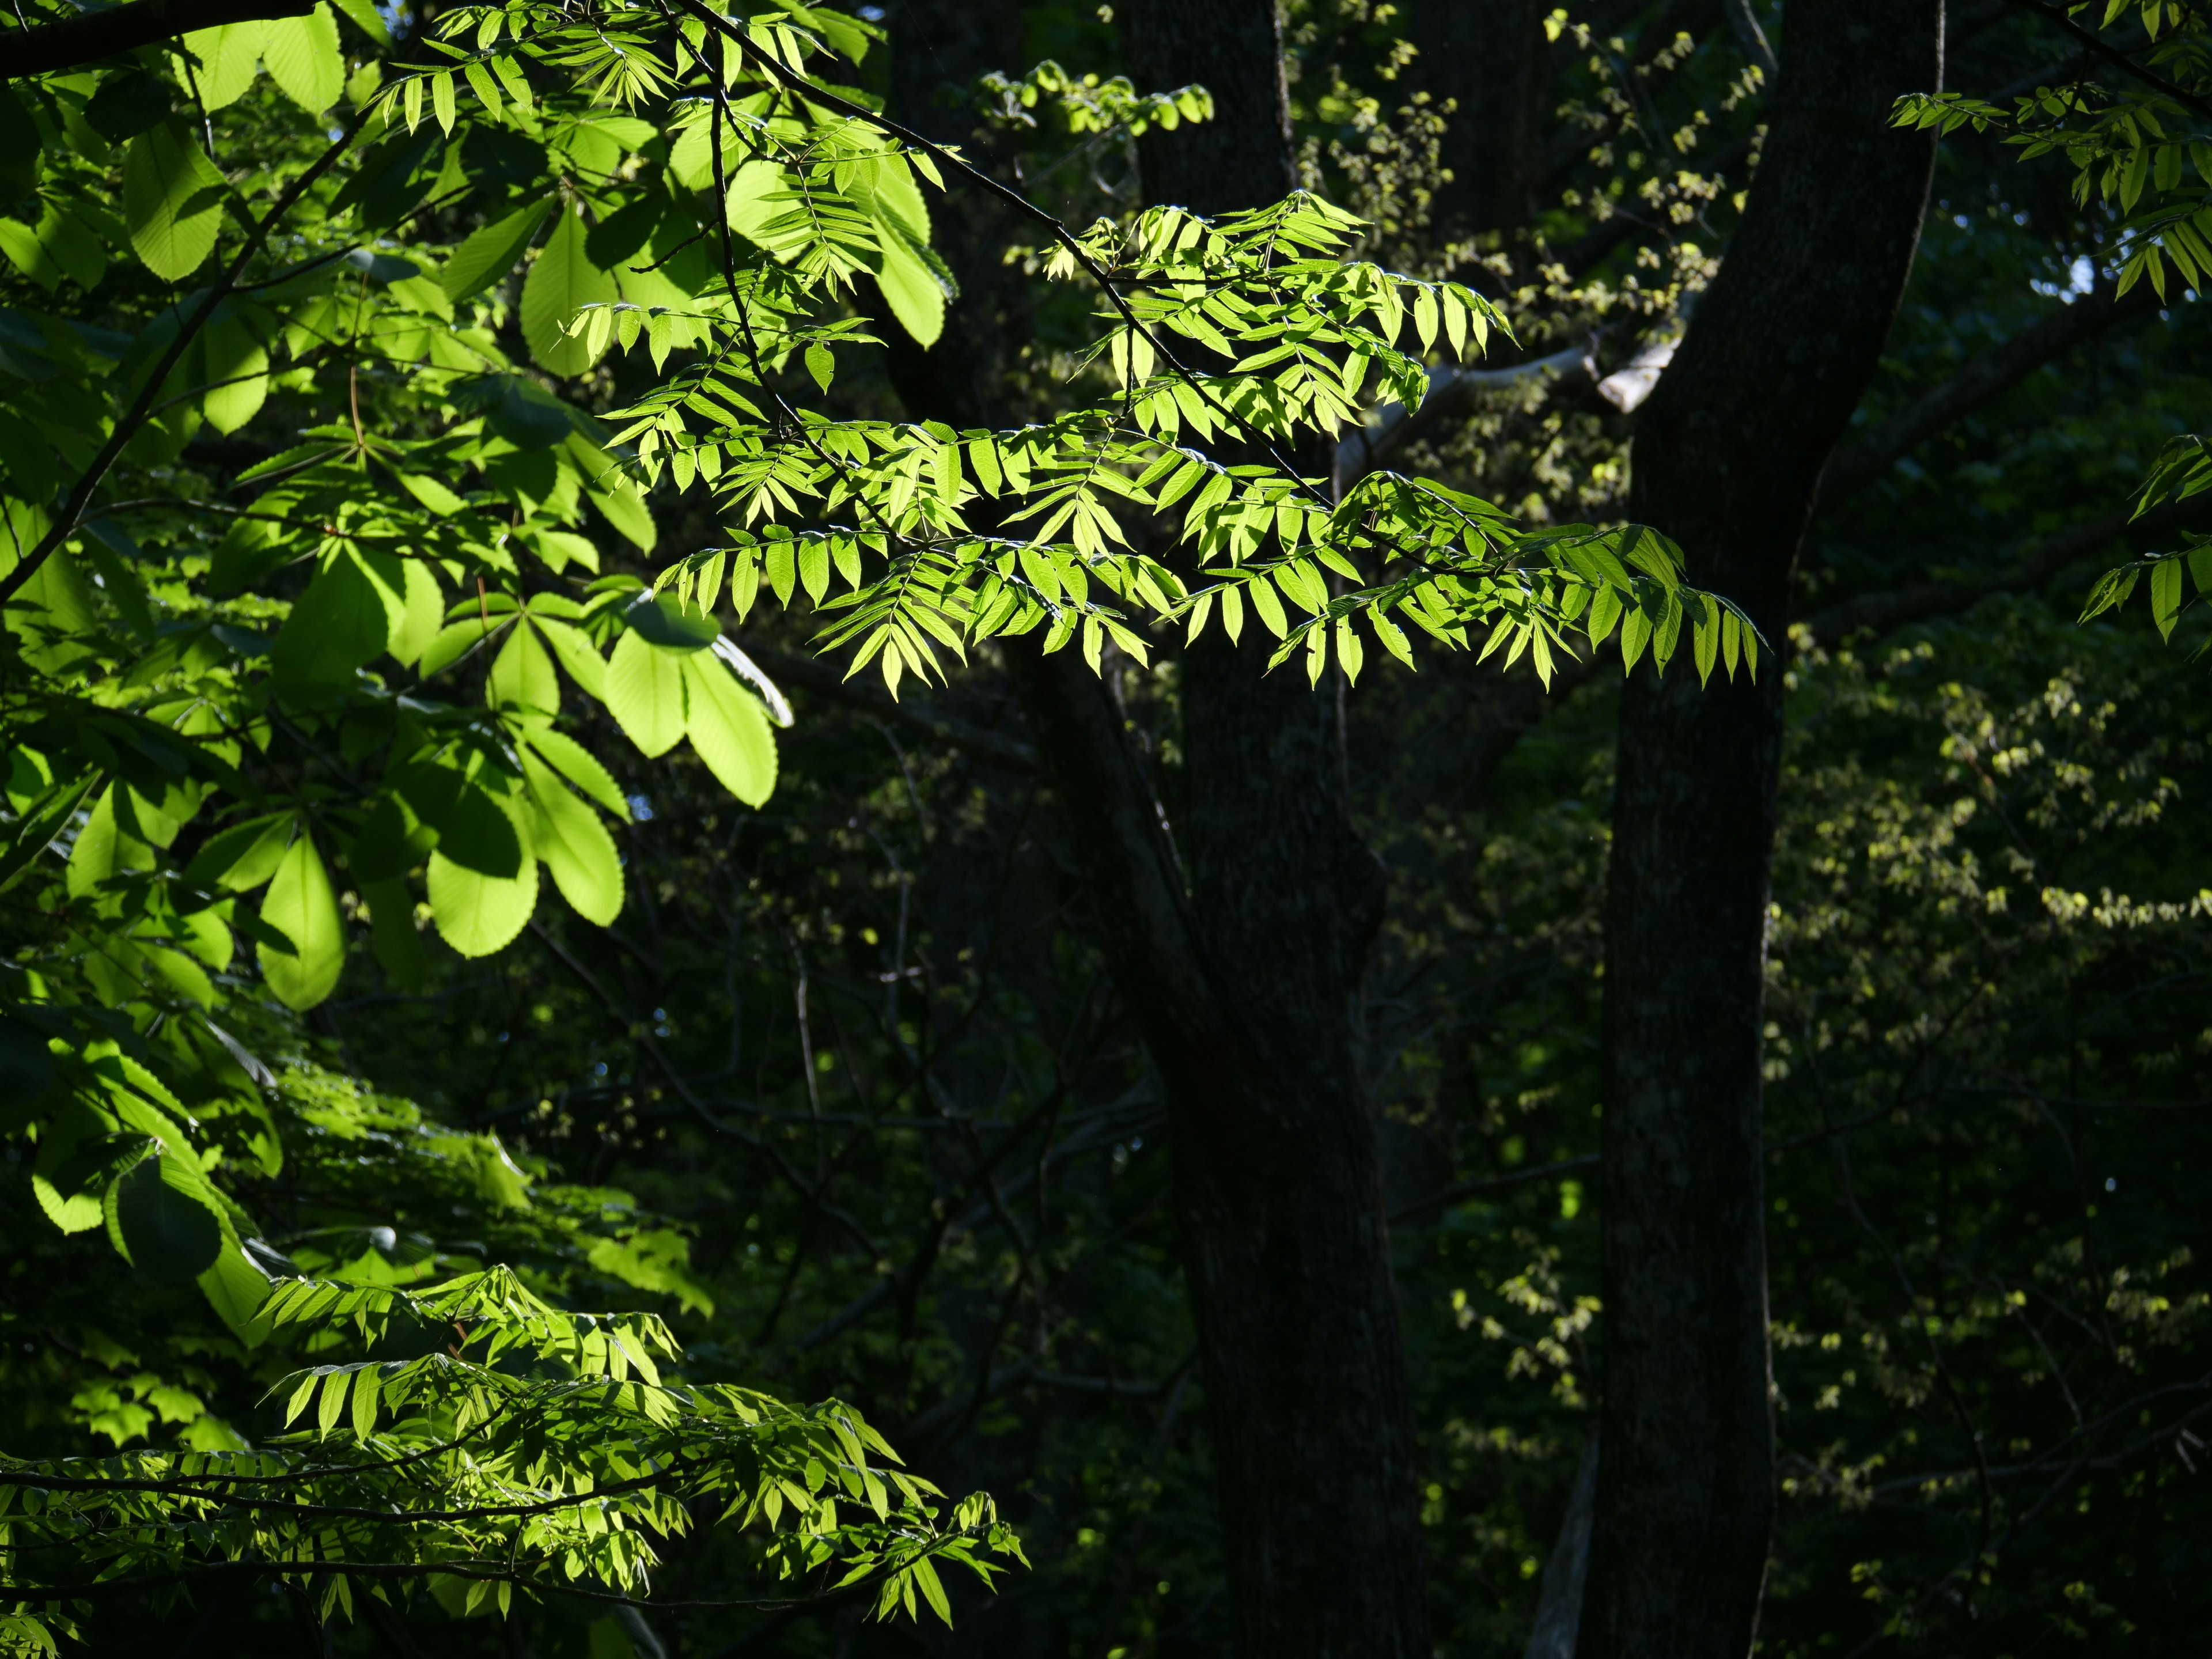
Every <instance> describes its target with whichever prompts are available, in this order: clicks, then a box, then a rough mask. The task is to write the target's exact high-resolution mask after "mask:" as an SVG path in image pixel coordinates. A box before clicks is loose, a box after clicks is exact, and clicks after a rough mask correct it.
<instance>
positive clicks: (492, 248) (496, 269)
mask: <svg viewBox="0 0 2212 1659" xmlns="http://www.w3.org/2000/svg"><path fill="white" fill-rule="evenodd" d="M552 209H553V202H552V199H551V198H550V197H544V198H541V199H540V200H538V201H535V202H532V204H530V205H529V206H528V207H526V208H521V209H519V210H516V211H515V212H513V213H510V214H508V215H507V217H505V218H504V219H496V220H494V221H493V222H491V223H490V224H488V225H485V226H483V227H482V228H480V229H478V230H477V231H475V232H473V233H471V235H470V237H469V239H468V240H466V241H465V242H463V243H462V244H461V245H460V246H459V247H458V248H455V249H454V250H453V258H450V259H448V260H447V262H446V269H445V270H444V271H443V272H442V273H441V275H440V276H439V279H438V280H439V283H440V285H441V287H443V288H444V289H445V290H446V297H447V299H449V300H451V301H453V303H454V304H455V305H459V303H460V302H461V301H464V300H465V299H468V298H470V297H471V295H477V294H481V293H483V291H484V289H488V288H489V287H490V286H491V285H492V284H493V283H495V282H497V281H499V279H500V278H501V277H502V276H506V275H507V272H508V271H510V270H513V269H514V262H515V261H516V260H517V259H520V258H521V257H522V251H523V249H525V248H526V247H528V246H530V239H531V238H532V237H533V236H535V235H536V234H538V226H540V225H542V224H544V222H545V216H546V215H547V214H548V213H550V211H552Z"/></svg>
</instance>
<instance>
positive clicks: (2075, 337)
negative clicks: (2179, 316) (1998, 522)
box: [1814, 283, 2161, 513]
mask: <svg viewBox="0 0 2212 1659" xmlns="http://www.w3.org/2000/svg"><path fill="white" fill-rule="evenodd" d="M2160 303H2161V301H2160V300H2159V298H2158V296H2157V295H2155V294H2154V293H2153V292H2152V291H2151V288H2150V285H2149V284H2148V283H2141V284H2138V285H2137V286H2136V289H2134V290H2133V291H2132V292H2131V293H2130V294H2129V295H2128V296H2127V297H2126V298H2125V299H2121V300H2115V299H2114V298H2112V295H2111V294H2110V293H2109V292H2102V293H2097V294H2089V295H2083V296H2082V297H2081V298H2080V299H2078V300H2076V301H2075V302H2074V303H2073V304H2072V305H2069V306H2063V307H2060V308H2059V309H2058V310H2057V311H2056V312H2054V313H2051V315H2050V316H2048V317H2045V319H2043V320H2042V321H2041V322H2039V323H2036V324H2034V325H2033V326H2031V327H2028V328H2026V329H2023V330H2021V332H2019V333H2018V334H2015V335H2014V336H2013V337H2012V338H2010V339H2009V340H2007V341H2006V342H2005V343H2003V344H2002V345H2001V346H1999V347H1997V348H1996V349H1995V350H1994V351H1990V352H1988V353H1985V354H1984V356H1979V357H1977V358H1976V359H1974V361H1973V362H1971V363H1968V364H1967V365H1966V367H1965V368H1962V369H1960V371H1959V372H1958V373H1957V374H1954V375H1953V376H1952V377H1951V378H1950V379H1949V380H1946V381H1944V382H1943V383H1942V385H1941V386H1936V387H1934V388H1933V389H1931V390H1930V391H1929V392H1925V393H1923V395H1922V396H1921V397H1920V398H1918V399H1917V400H1916V401H1915V402H1913V403H1911V404H1908V405H1907V406H1906V407H1905V408H1903V409H1900V410H1898V411H1897V413H1895V414H1894V415H1892V416H1890V417H1889V418H1888V419H1887V420H1886V421H1884V422H1882V423H1881V425H1880V426H1877V427H1876V428H1875V429H1874V430H1873V431H1871V432H1869V434H1867V435H1866V436H1865V437H1863V438H1862V439H1860V440H1859V441H1858V442H1857V443H1855V444H1853V445H1852V446H1851V447H1850V448H1849V449H1846V450H1844V452H1843V453H1841V454H1840V455H1838V456H1837V457H1836V459H1834V460H1833V461H1832V462H1831V463H1829V465H1828V471H1827V473H1826V476H1825V477H1823V478H1822V479H1821V480H1820V496H1819V498H1818V500H1817V501H1816V502H1815V504H1814V512H1816V513H1817V512H1820V511H1821V510H1822V509H1824V508H1826V507H1833V506H1834V505H1835V504H1836V503H1837V502H1838V501H1841V500H1843V499H1844V497H1845V496H1846V495H1851V494H1853V493H1854V492H1856V491H1857V490H1860V489H1864V488H1865V487H1866V486H1867V485H1869V484H1870V483H1873V482H1874V481H1875V479H1876V478H1878V477H1881V475H1882V473H1884V472H1885V471H1887V470H1888V469H1889V468H1890V467H1891V466H1892V465H1893V464H1895V463H1896V462H1897V461H1898V460H1899V459H1901V458H1903V457H1904V456H1905V455H1907V454H1910V453H1911V452H1912V451H1913V450H1915V449H1917V448H1918V447H1920V446H1921V445H1922V444H1923V443H1924V442H1926V441H1928V440H1929V438H1931V437H1933V436H1934V435H1936V433H1938V432H1940V431H1942V429H1943V428H1945V427H1947V426H1948V425H1950V423H1951V422H1954V421H1955V420H1957V419H1959V418H1960V416H1963V415H1966V414H1967V413H1968V412H1970V411H1971V410H1975V409H1978V408H1979V407H1980V406H1981V405H1982V404H1985V403H1987V402H1989V400H1990V398H1994V397H1996V395H1997V394H1998V393H1999V392H2005V391H2008V390H2009V389H2010V388H2011V387H2013V386H2017V385H2018V384H2019V383H2020V382H2021V381H2022V380H2026V379H2027V377H2028V376H2029V375H2030V374H2033V373H2034V372H2035V371H2036V370H2037V369H2039V368H2042V367H2043V365H2044V364H2045V363H2047V362H2050V361H2051V359H2052V358H2054V357H2057V356H2060V355H2062V354H2063V353H2064V352H2066V351H2067V350H2069V349H2071V348H2072V347H2073V346H2075V345H2076V344H2078V343H2080V342H2081V341H2082V340H2084V339H2087V337H2089V336H2090V335H2092V334H2094V333H2097V332H2099V331H2102V330H2104V329H2107V328H2112V327H2116V326H2118V325H2120V324H2122V323H2129V322H2135V321H2137V320H2139V319H2142V318H2145V317H2148V316H2150V315H2151V314H2152V313H2154V312H2155V311H2157V309H2158V308H2159V306H2160Z"/></svg>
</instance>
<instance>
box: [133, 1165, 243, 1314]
mask: <svg viewBox="0 0 2212 1659" xmlns="http://www.w3.org/2000/svg"><path fill="white" fill-rule="evenodd" d="M177 1173H179V1166H178V1164H177V1163H176V1160H174V1159H173V1158H163V1157H161V1156H160V1155H159V1154H156V1155H155V1156H154V1157H152V1158H142V1159H141V1160H140V1161H139V1162H138V1163H137V1164H136V1165H134V1166H133V1167H132V1168H131V1169H130V1170H127V1171H126V1172H125V1174H124V1176H123V1177H122V1179H121V1180H120V1181H118V1182H117V1183H116V1192H115V1218H116V1225H117V1230H118V1234H119V1239H118V1242H119V1243H121V1244H122V1245H123V1247H124V1250H123V1255H124V1259H125V1261H129V1262H130V1263H131V1266H132V1267H136V1268H137V1269H138V1271H139V1272H141V1273H144V1274H145V1275H146V1276H147V1277H148V1278H149V1279H153V1280H154V1281H155V1283H157V1284H161V1285H183V1284H186V1283H189V1282H190V1281H191V1280H192V1279H197V1278H198V1277H199V1276H200V1275H201V1274H202V1273H205V1272H206V1271H207V1270H208V1269H209V1268H210V1267H213V1266H215V1261H216V1255H218V1254H219V1253H220V1252H221V1251H222V1224H221V1223H220V1222H219V1221H217V1219H216V1216H215V1213H214V1212H213V1211H211V1210H210V1209H209V1208H208V1206H206V1205H205V1204H203V1203H202V1202H201V1201H200V1200H199V1199H198V1197H197V1188H198V1187H199V1186H200V1185H202V1184H203V1183H204V1177H202V1178H201V1180H200V1181H180V1180H177V1179H175V1178H173V1177H174V1176H175V1175H176V1174H177Z"/></svg>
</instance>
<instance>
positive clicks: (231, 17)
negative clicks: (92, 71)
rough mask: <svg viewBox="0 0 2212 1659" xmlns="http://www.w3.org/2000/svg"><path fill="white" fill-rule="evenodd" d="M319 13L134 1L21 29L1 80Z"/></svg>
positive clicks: (262, 1)
mask: <svg viewBox="0 0 2212 1659" xmlns="http://www.w3.org/2000/svg"><path fill="white" fill-rule="evenodd" d="M313 9H315V0H134V3H132V4H131V5H127V6H113V7H110V8H109V9H106V10H105V11H92V12H87V13H85V14H84V15H82V17H67V18H64V19H63V20H62V21H60V22H58V23H39V24H35V25H33V27H29V28H26V29H19V30H17V31H16V32H15V33H14V34H13V35H12V36H10V37H9V45H8V47H7V51H6V53H5V55H4V58H0V81H16V80H21V78H22V77H23V76H27V75H51V74H52V73H54V72H55V71H56V70H66V69H75V68H76V66H77V65H78V64H94V63H97V62H99V61H100V59H101V58H112V57H114V56H115V55H116V54H117V53H118V52H130V51H131V50H133V49H134V48H136V47H138V46H155V45H158V44H159V43H160V42H161V41H163V40H173V39H174V38H175V37H176V36H178V35H179V34H189V33H191V32H192V31H193V30H195V29H211V28H214V27H216V26H217V25H218V24H222V23H254V22H260V21H264V20H265V19H268V18H272V17H304V16H306V15H307V14H308V13H309V12H311V11H313Z"/></svg>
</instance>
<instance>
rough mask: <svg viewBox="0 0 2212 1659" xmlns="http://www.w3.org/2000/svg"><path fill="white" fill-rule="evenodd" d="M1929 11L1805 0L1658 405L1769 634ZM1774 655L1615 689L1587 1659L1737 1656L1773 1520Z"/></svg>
mask: <svg viewBox="0 0 2212 1659" xmlns="http://www.w3.org/2000/svg"><path fill="white" fill-rule="evenodd" d="M1781 59H1782V66H1781V76H1780V80H1779V86H1778V98H1777V100H1776V107H1775V113H1774V120H1773V125H1772V129H1771V134H1770V136H1769V137H1768V139H1767V141H1766V147H1765V159H1764V160H1763V161H1762V162H1761V164H1760V167H1759V174H1758V178H1757V180H1756V182H1755V183H1754V185H1753V189H1752V193H1751V204H1750V206H1749V208H1748V210H1747V212H1746V214H1745V217H1744V222H1743V226H1742V228H1741V230H1740V231H1739V232H1738V233H1737V235H1736V237H1735V240H1734V241H1733V243H1732V244H1731V245H1730V246H1729V250H1728V254H1727V258H1726V263H1725V264H1724V266H1723V270H1722V272H1721V275H1720V276H1719V277H1718V279H1717V281H1716V282H1715V283H1714V285H1713V288H1712V289H1711V292H1710V293H1708V294H1707V295H1705V298H1704V301H1702V303H1701V304H1700V305H1699V307H1698V311H1697V315H1696V320H1695V321H1694V322H1693V323H1692V325H1691V327H1690V330H1689V332H1688V334H1687V337H1686V338H1685V340H1684V341H1683V344H1682V349H1681V350H1680V352H1679V353H1678V354H1677V355H1676V356H1675V358H1674V363H1673V365H1672V366H1671V367H1670V368H1668V371H1667V374H1666V377H1665V379H1664V380H1662V381H1661V383H1660V386H1659V389H1658V391H1657V392H1656V393H1655V394H1654V395H1653V396H1652V398H1651V401H1650V404H1648V405H1647V406H1646V409H1645V411H1644V416H1643V419H1642V422H1641V424H1640V426H1639V428H1638V434H1637V438H1636V449H1635V481H1634V486H1633V492H1632V497H1631V501H1630V512H1631V515H1632V517H1634V518H1636V519H1638V520H1641V521H1643V522H1644V523H1648V524H1652V525H1656V526H1658V527H1660V528H1661V529H1662V530H1665V531H1666V532H1668V533H1669V534H1670V535H1672V536H1673V537H1674V538H1675V539H1676V540H1678V541H1679V542H1680V544H1682V546H1683V548H1684V550H1685V551H1686V554H1687V556H1688V559H1689V574H1690V577H1691V580H1693V581H1695V582H1697V583H1699V584H1700V585H1702V586H1706V587H1709V588H1712V589H1716V590H1717V591H1719V592H1723V593H1725V594H1727V595H1729V597H1730V598H1732V599H1735V600H1736V601H1737V602H1738V603H1739V604H1741V605H1743V607H1744V608H1745V609H1746V610H1747V611H1748V612H1749V613H1750V615H1751V616H1752V617H1753V619H1754V620H1756V621H1757V623H1759V628H1760V629H1761V631H1762V632H1763V633H1764V634H1765V636H1766V638H1767V639H1768V640H1769V641H1772V642H1774V643H1775V644H1776V645H1779V644H1780V643H1781V641H1782V640H1783V629H1784V623H1785V619H1786V617H1787V614H1788V610H1787V600H1788V592H1789V586H1790V570H1791V567H1792V565H1793V563H1794V562H1795V560H1796V553H1797V546H1798V543H1799V540H1800V538H1801V537H1802V533H1803V531H1804V528H1805V524H1806V520H1807V518H1808V514H1809V513H1810V510H1811V506H1812V502H1813V499H1814V493H1815V491H1816V489H1817V487H1818V485H1819V482H1820V471H1821V469H1822V467H1823V466H1824V465H1826V461H1827V459H1828V455H1829V453H1830V451H1831V450H1832V448H1833V447H1834V445H1835V443H1836V441H1837V439H1838V436H1839V435H1841V434H1842V432H1843V430H1844V426H1845V424H1846V422H1848V421H1849V420H1850V414H1851V410H1852V409H1853V407H1854V406H1855V405H1856V404H1857V402H1858V400H1859V397H1860V395H1861V393H1862V392H1863V391H1864V389H1865V386H1866V385H1867V382H1868V380H1869V377H1870V375H1871V374H1872V373H1873V370H1874V368H1875V362H1876V359H1877V357H1878V356H1879V354H1880V352H1881V345H1882V341H1883V339H1884V338H1885V337H1886V336H1887V332H1888V329H1889V325H1890V321H1891V319H1892V317H1893V314H1894V313H1895V310H1896V307H1897V304H1898V301H1899V296H1900V295H1901V294H1902V292H1903V289H1904V285H1905V276H1906V273H1907V271H1908V270H1909V269H1910V268H1911V262H1912V254H1913V249H1914V246H1915V243H1916V240H1917V236H1918V230H1919V224H1920V219H1921V214H1922V211H1923V208H1924V206H1925V204H1926V199H1927V192H1928V183H1929V170H1930V167H1931V164H1932V161H1933V155H1934V146H1933V143H1932V141H1931V140H1929V138H1928V137H1925V136H1923V135H1917V134H1907V133H1903V132H1899V131H1895V130H1893V128H1891V127H1890V126H1889V125H1888V123H1887V116H1888V112H1889V110H1890V107H1891V106H1892V104H1893V101H1894V100H1895V99H1896V98H1897V96H1898V94H1900V93H1905V92H1910V91H1921V90H1926V89H1929V88H1933V87H1935V86H1936V85H1937V84H1938V83H1939V81H1940V77H1941V74H1942V4H1941V0H1791V4H1790V13H1789V21H1788V22H1787V24H1786V26H1785V27H1784V30H1783V39H1782V43H1781ZM1782 668H1783V665H1782V663H1781V662H1779V661H1778V660H1777V659H1776V657H1775V655H1774V653H1772V652H1771V651H1770V652H1769V653H1766V655H1765V659H1764V660H1763V661H1762V663H1761V665H1760V669H1759V679H1758V682H1757V684H1742V683H1741V682H1739V683H1737V684H1733V685H1723V684H1721V682H1720V681H1719V679H1718V678H1716V679H1715V680H1714V682H1713V684H1712V685H1711V687H1710V688H1709V689H1700V687H1699V684H1698V680H1697V676H1696V675H1695V673H1694V672H1692V671H1691V670H1690V669H1689V668H1688V666H1687V665H1686V664H1684V663H1680V662H1678V663H1677V665H1675V668H1674V671H1673V672H1671V673H1669V674H1668V676H1667V678H1665V679H1664V680H1663V681H1661V680H1658V679H1656V678H1654V677H1653V676H1652V675H1651V673H1650V671H1649V670H1648V669H1646V670H1640V671H1638V673H1637V674H1636V675H1635V676H1634V677H1633V678H1632V679H1631V681H1630V683H1629V685H1628V687H1627V689H1626V693H1625V695H1624V698H1623V702H1622V706H1621V715H1620V780H1619V785H1618V788H1617V792H1616V794H1615V796H1614V805H1613V863H1612V870H1611V876H1610V883H1609V887H1608V890H1607V900H1606V963H1605V1017H1604V1032H1603V1037H1604V1062H1603V1063H1604V1098H1605V1120H1604V1150H1605V1177H1604V1229H1605V1285H1604V1299H1605V1356H1606V1358H1605V1408H1604V1441H1605V1454H1604V1457H1603V1459H1602V1460H1601V1467H1600V1473H1599V1477H1598V1509H1597V1522H1596V1534H1595V1545H1594V1553H1593V1558H1592V1571H1591V1581H1590V1588H1589V1603H1588V1607H1587V1610H1586V1613H1585V1618H1584V1622H1583V1638H1582V1645H1581V1651H1582V1653H1583V1655H1584V1656H1585V1659H1614V1656H1630V1655H1639V1656H1640V1655H1649V1656H1652V1659H1662V1656H1663V1659H1708V1656H1710V1659H1741V1656H1743V1655H1744V1654H1746V1653H1747V1652H1748V1651H1749V1650H1750V1647H1751V1643H1752V1638H1753V1632H1754V1631H1755V1629H1756V1626H1757V1623H1758V1616H1759V1596H1760V1593H1761V1589H1762V1587H1763V1583H1764V1580H1765V1565H1766V1551H1767V1543H1768V1538H1769V1534H1770V1533H1771V1528H1772V1523H1773V1512H1774V1493H1773V1481H1774V1470H1773V1462H1774V1447H1773V1422H1772V1414H1771V1405H1770V1401H1769V1375H1770V1374H1769V1369H1768V1363H1767V1340H1766V1339H1767V1332H1766V1281H1765V1238H1764V1214H1763V1206H1764V1200H1763V1198H1762V1183H1761V1172H1760V1158H1761V1153H1760V1150H1759V1109H1760V1100H1759V1094H1760V1091H1759V1082H1760V1066H1761V1060H1762V1055H1761V1042H1760V1032H1761V1029H1762V1025H1763V1018H1764V1016H1763V1009H1762V998H1761V993H1762V986H1763V978H1764V971H1765V925H1766V905H1767V881H1768V869H1769V863H1770V860H1771V852H1772V846H1773V838H1774V820H1775V793H1776V787H1777V781H1778V774H1779V769H1780V763H1781V746H1782Z"/></svg>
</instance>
